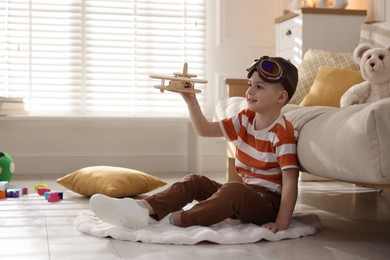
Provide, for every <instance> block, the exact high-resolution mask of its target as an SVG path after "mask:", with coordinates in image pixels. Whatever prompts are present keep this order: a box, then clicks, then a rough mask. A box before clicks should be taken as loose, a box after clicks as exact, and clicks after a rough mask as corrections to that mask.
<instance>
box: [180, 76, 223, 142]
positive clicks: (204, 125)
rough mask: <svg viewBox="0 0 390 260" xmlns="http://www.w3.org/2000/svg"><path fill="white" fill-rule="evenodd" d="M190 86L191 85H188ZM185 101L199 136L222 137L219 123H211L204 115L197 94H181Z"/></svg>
mask: <svg viewBox="0 0 390 260" xmlns="http://www.w3.org/2000/svg"><path fill="white" fill-rule="evenodd" d="M187 84H189V83H187ZM181 96H182V97H183V99H184V101H185V102H186V103H187V106H188V110H189V112H190V119H191V123H192V127H193V128H194V130H195V132H196V133H197V134H198V135H199V136H204V137H222V136H223V135H222V131H221V129H220V127H219V123H218V122H210V121H208V120H207V118H206V117H205V116H204V115H203V112H202V110H201V108H200V106H199V102H198V100H197V99H196V95H195V94H189V93H181Z"/></svg>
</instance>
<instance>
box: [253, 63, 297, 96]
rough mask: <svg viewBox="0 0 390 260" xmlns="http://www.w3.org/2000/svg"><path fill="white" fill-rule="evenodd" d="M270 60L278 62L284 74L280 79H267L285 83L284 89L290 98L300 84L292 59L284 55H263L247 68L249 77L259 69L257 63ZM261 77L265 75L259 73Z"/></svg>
mask: <svg viewBox="0 0 390 260" xmlns="http://www.w3.org/2000/svg"><path fill="white" fill-rule="evenodd" d="M265 59H266V60H269V61H273V62H276V63H277V64H279V66H280V67H281V69H282V74H281V78H280V80H276V81H270V80H267V79H265V81H268V82H271V83H276V82H281V84H282V85H283V87H284V89H285V90H286V91H287V93H288V100H290V99H291V98H292V97H293V95H294V93H295V90H296V89H297V84H298V69H297V67H295V65H294V64H292V63H291V62H290V61H287V60H285V59H284V58H282V57H268V56H263V57H261V58H260V59H257V60H255V63H254V64H252V65H251V67H250V68H248V69H247V71H248V76H247V77H248V78H250V77H251V76H252V74H253V72H255V71H257V70H258V69H257V66H256V65H257V64H258V63H259V62H260V61H262V60H265ZM258 74H259V76H260V78H262V79H264V77H263V76H262V75H261V73H259V72H258Z"/></svg>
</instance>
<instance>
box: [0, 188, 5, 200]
mask: <svg viewBox="0 0 390 260" xmlns="http://www.w3.org/2000/svg"><path fill="white" fill-rule="evenodd" d="M0 199H5V191H4V190H0Z"/></svg>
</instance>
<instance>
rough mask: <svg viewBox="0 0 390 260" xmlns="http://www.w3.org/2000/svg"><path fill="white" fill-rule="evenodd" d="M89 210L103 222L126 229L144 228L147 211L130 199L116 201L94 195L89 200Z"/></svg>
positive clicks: (147, 217)
mask: <svg viewBox="0 0 390 260" xmlns="http://www.w3.org/2000/svg"><path fill="white" fill-rule="evenodd" d="M89 206H90V208H91V210H92V211H93V212H94V213H95V215H96V216H97V217H99V218H100V219H101V220H103V221H104V222H107V223H109V224H112V225H116V226H121V227H126V228H140V227H146V226H147V225H148V223H149V221H150V219H151V218H150V217H149V211H148V210H147V209H146V208H145V207H143V206H141V205H140V204H139V203H138V202H137V201H136V200H133V199H131V198H124V199H116V198H111V197H108V196H106V195H102V194H95V195H93V196H92V197H91V199H90V200H89Z"/></svg>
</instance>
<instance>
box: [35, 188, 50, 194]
mask: <svg viewBox="0 0 390 260" xmlns="http://www.w3.org/2000/svg"><path fill="white" fill-rule="evenodd" d="M47 191H50V189H48V188H38V194H39V195H40V196H43V195H44V194H45V192H47Z"/></svg>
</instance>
